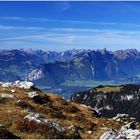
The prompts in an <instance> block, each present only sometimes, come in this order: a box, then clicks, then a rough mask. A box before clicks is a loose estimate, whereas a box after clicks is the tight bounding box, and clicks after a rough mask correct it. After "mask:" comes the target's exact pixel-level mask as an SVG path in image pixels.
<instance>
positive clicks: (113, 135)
mask: <svg viewBox="0 0 140 140" xmlns="http://www.w3.org/2000/svg"><path fill="white" fill-rule="evenodd" d="M111 139H140V131H139V130H137V129H136V124H135V122H131V123H128V124H127V125H124V126H122V128H121V130H120V131H119V132H117V131H115V130H112V131H107V132H105V133H104V134H103V135H102V136H101V137H100V140H111Z"/></svg>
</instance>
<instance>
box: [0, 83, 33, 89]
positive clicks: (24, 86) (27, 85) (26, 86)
mask: <svg viewBox="0 0 140 140" xmlns="http://www.w3.org/2000/svg"><path fill="white" fill-rule="evenodd" d="M0 84H1V85H2V87H4V88H8V87H17V88H22V89H31V88H32V87H33V86H34V84H33V83H32V82H27V81H15V82H0Z"/></svg>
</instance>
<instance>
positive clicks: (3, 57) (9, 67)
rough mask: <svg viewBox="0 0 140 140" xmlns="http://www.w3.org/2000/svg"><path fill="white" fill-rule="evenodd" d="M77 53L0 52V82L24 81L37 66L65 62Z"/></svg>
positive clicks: (75, 51)
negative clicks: (57, 61)
mask: <svg viewBox="0 0 140 140" xmlns="http://www.w3.org/2000/svg"><path fill="white" fill-rule="evenodd" d="M78 52H79V50H71V51H65V52H55V51H47V52H44V51H41V50H36V51H33V50H23V49H20V50H0V79H1V81H15V80H24V79H25V77H27V75H28V74H29V73H30V72H31V71H32V70H33V69H35V68H36V67H38V66H39V65H41V64H44V63H48V62H54V61H56V60H60V61H66V60H68V59H70V58H71V57H72V56H73V55H75V54H76V53H78Z"/></svg>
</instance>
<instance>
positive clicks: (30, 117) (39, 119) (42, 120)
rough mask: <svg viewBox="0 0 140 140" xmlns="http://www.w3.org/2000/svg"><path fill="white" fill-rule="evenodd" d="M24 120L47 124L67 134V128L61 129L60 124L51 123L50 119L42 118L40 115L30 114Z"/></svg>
mask: <svg viewBox="0 0 140 140" xmlns="http://www.w3.org/2000/svg"><path fill="white" fill-rule="evenodd" d="M24 119H28V120H29V121H32V120H34V121H36V122H38V123H45V124H47V125H49V126H50V127H53V128H55V129H56V130H57V131H59V132H60V133H64V132H65V128H64V127H61V126H60V125H59V124H57V123H54V122H52V121H50V120H49V119H46V118H43V117H41V116H40V115H39V114H35V113H30V114H28V115H27V116H25V117H24Z"/></svg>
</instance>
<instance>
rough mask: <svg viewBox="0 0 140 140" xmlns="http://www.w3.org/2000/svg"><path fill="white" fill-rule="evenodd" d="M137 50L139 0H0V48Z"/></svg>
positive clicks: (139, 45) (138, 46) (139, 20)
mask: <svg viewBox="0 0 140 140" xmlns="http://www.w3.org/2000/svg"><path fill="white" fill-rule="evenodd" d="M19 48H25V49H28V48H32V49H43V50H56V51H60V50H70V49H73V48H75V49H102V48H107V49H109V50H118V49H126V48H136V49H139V50H140V2H95V1H93V2H91V1H90V2H72V1H71V2H67V1H63V2H58V1H57V2H54V1H52V2H48V1H46V2H0V49H19Z"/></svg>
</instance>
